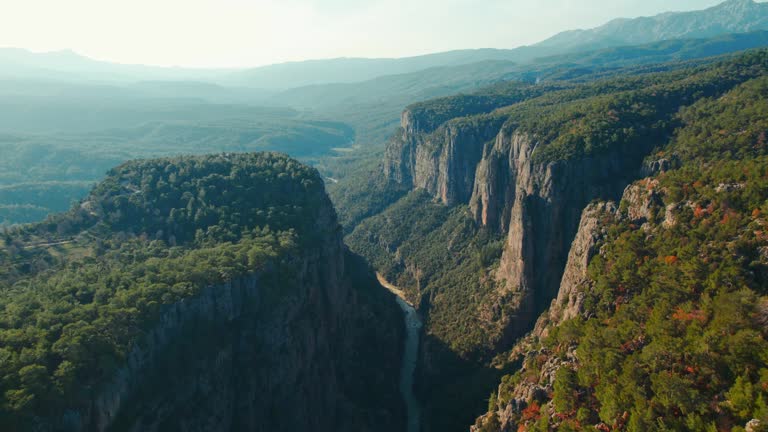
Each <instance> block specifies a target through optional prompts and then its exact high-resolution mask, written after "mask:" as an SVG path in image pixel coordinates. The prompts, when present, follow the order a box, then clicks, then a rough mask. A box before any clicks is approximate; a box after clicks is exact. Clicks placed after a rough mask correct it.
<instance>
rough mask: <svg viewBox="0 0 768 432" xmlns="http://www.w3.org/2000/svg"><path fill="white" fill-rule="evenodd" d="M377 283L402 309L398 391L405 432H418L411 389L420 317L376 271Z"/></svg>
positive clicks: (418, 418) (400, 292) (418, 415)
mask: <svg viewBox="0 0 768 432" xmlns="http://www.w3.org/2000/svg"><path fill="white" fill-rule="evenodd" d="M376 277H377V278H378V279H379V283H380V284H381V285H382V286H383V287H384V288H386V289H388V290H389V291H391V292H392V293H393V294H395V296H397V298H396V300H397V304H398V306H400V309H402V310H403V314H404V319H405V350H403V362H402V365H401V368H400V393H401V394H402V395H403V401H405V409H406V413H407V416H408V428H407V432H419V430H420V423H421V409H420V407H419V400H418V399H417V398H416V394H415V393H414V391H413V383H414V377H415V375H416V363H417V362H418V359H419V338H420V337H421V318H420V317H419V313H418V312H416V309H415V308H414V307H413V305H411V304H410V303H408V301H407V300H406V299H405V293H404V292H403V290H401V289H400V288H398V287H396V286H394V285H392V284H391V283H389V282H387V280H386V279H384V277H383V276H382V275H380V274H378V273H376Z"/></svg>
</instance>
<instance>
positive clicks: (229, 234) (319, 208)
mask: <svg viewBox="0 0 768 432" xmlns="http://www.w3.org/2000/svg"><path fill="white" fill-rule="evenodd" d="M328 207H329V204H328V202H327V198H326V197H325V194H324V193H323V183H322V180H321V179H320V177H319V176H318V174H317V172H316V171H315V170H313V169H311V168H308V167H306V166H304V165H302V164H300V163H298V162H296V161H295V160H293V159H289V158H287V157H285V156H282V155H277V154H269V153H261V154H240V155H235V154H222V155H216V156H205V157H181V158H173V159H159V160H148V161H136V162H129V163H126V164H124V165H121V166H119V167H117V168H115V169H114V170H112V171H110V173H109V174H108V177H107V179H106V180H105V181H103V182H101V183H100V184H99V185H97V186H96V187H95V188H94V189H93V191H92V192H91V193H90V195H89V197H88V198H87V200H85V201H84V202H83V203H82V204H81V205H78V206H76V207H74V208H73V209H72V210H71V211H70V212H68V213H65V214H60V215H56V216H52V217H51V218H49V219H47V220H46V221H45V222H42V223H39V224H33V225H25V226H23V227H21V228H17V229H11V230H10V231H6V232H5V234H4V237H3V240H2V242H3V243H2V245H3V247H2V249H0V251H1V253H2V256H0V258H2V259H1V260H0V263H2V266H1V267H0V269H1V270H0V271H1V272H2V275H3V277H2V281H0V312H1V313H0V358H2V362H0V369H1V370H0V376H1V377H2V378H1V379H0V387H1V388H2V392H0V394H2V402H1V403H0V407H2V408H0V413H1V414H0V424H1V425H3V429H4V430H26V428H27V427H28V426H29V424H28V423H27V422H28V421H30V419H32V416H33V415H36V416H40V415H46V414H50V413H52V412H58V411H60V410H61V409H63V408H64V407H72V406H77V405H78V404H79V403H80V402H81V401H83V400H84V399H85V398H87V397H88V396H89V395H90V394H91V392H92V391H93V389H94V388H97V387H98V386H99V385H100V384H102V383H103V382H104V380H105V379H107V378H108V377H110V376H111V375H112V374H113V373H114V372H115V370H116V369H117V368H118V367H119V366H120V365H121V364H123V363H124V362H125V361H126V355H127V353H128V351H129V350H130V348H131V346H132V345H133V344H134V343H136V340H137V338H138V337H139V336H140V335H142V334H144V333H145V332H146V330H147V329H148V328H149V327H151V326H152V323H153V322H154V320H156V319H157V317H158V316H159V313H160V312H161V310H162V308H163V306H164V305H168V304H172V303H175V302H178V301H179V300H180V299H184V298H188V297H191V296H194V295H196V293H198V291H199V290H200V289H201V288H202V287H205V286H210V285H211V284H215V283H220V282H225V281H228V280H231V279H232V278H234V277H236V276H239V275H246V274H252V273H254V272H258V271H260V270H262V269H264V268H265V266H277V268H279V269H280V270H279V271H278V272H277V273H279V274H281V275H282V277H283V284H285V285H286V286H290V280H291V278H292V275H294V274H296V273H297V272H296V270H295V269H291V266H292V265H296V263H295V262H293V261H292V259H291V256H292V255H295V254H297V253H298V252H299V251H301V250H302V249H304V250H306V249H308V248H312V247H318V242H319V241H320V238H321V235H322V231H321V230H330V232H333V231H334V230H335V229H336V227H335V226H334V225H333V224H332V220H333V219H328V220H327V222H329V224H328V225H327V226H323V225H318V221H323V220H326V219H327V216H323V212H324V211H327V209H328ZM318 226H320V227H321V228H320V229H318ZM286 289H287V288H286ZM273 295H274V296H280V295H281V293H280V292H279V291H276V292H275V293H274V294H273ZM25 425H26V426H25Z"/></svg>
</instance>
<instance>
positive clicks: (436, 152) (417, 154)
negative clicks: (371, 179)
mask: <svg viewBox="0 0 768 432" xmlns="http://www.w3.org/2000/svg"><path fill="white" fill-rule="evenodd" d="M473 120H474V121H472V122H469V121H466V120H463V119H459V120H453V121H449V122H447V123H445V124H443V125H442V126H440V127H438V128H436V129H434V130H432V129H431V128H426V129H422V128H421V127H420V121H419V119H418V117H416V116H415V115H414V114H413V113H412V112H411V111H409V110H406V111H405V112H403V115H402V118H401V128H400V130H399V132H398V133H397V134H396V135H395V137H393V139H392V140H391V141H390V143H389V145H388V146H387V149H386V152H385V160H384V175H385V176H386V177H387V178H389V179H390V180H394V181H396V182H398V183H401V184H405V185H407V186H409V187H413V188H418V189H424V190H426V191H428V192H429V193H430V194H432V195H433V196H434V197H435V198H436V199H438V200H440V201H441V202H443V203H444V204H446V205H454V204H460V203H466V202H468V201H469V199H470V197H471V196H472V189H473V186H474V180H475V172H476V169H477V164H478V163H479V162H480V160H481V158H482V155H483V148H484V146H485V144H486V142H488V141H490V140H492V139H493V138H494V137H495V136H496V134H497V132H498V128H499V127H500V126H501V122H502V121H503V120H502V119H501V118H499V117H497V116H484V117H480V118H473Z"/></svg>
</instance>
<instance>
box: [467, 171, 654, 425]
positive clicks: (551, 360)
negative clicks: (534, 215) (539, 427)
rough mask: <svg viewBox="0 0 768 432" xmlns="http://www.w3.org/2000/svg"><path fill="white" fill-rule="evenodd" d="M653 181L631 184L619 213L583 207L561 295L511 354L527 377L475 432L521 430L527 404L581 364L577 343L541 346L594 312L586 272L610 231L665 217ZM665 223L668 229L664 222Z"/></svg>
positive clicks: (613, 208)
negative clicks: (558, 376) (609, 228)
mask: <svg viewBox="0 0 768 432" xmlns="http://www.w3.org/2000/svg"><path fill="white" fill-rule="evenodd" d="M650 182H653V180H652V179H650V178H648V179H645V180H642V181H639V182H635V183H632V184H630V185H629V186H627V187H626V188H625V189H624V192H623V194H622V195H621V202H623V203H624V205H625V207H622V210H621V211H620V210H619V208H618V206H617V205H616V203H615V202H613V201H607V202H605V201H598V202H594V203H591V204H589V205H588V206H587V207H586V208H585V209H584V211H583V212H582V215H581V219H580V222H579V226H578V230H577V233H576V236H575V238H574V240H573V243H572V246H571V248H570V251H569V254H568V260H567V263H566V266H565V271H564V272H563V275H562V278H561V281H560V285H559V290H558V292H557V297H556V298H555V299H554V300H553V301H552V303H551V305H550V306H549V309H548V310H547V311H546V312H545V313H543V314H541V316H539V318H538V320H537V321H536V325H535V327H534V329H533V331H531V332H530V333H529V334H527V335H526V336H525V337H524V338H522V339H520V340H519V341H518V342H517V343H516V344H515V346H514V348H513V349H512V350H511V351H510V352H509V353H508V354H509V359H510V360H512V359H515V358H518V359H522V367H521V368H520V372H521V375H522V376H526V377H528V378H527V379H524V380H521V381H519V382H516V383H512V384H510V383H503V384H502V385H501V386H500V387H499V389H498V391H497V392H496V400H497V404H496V406H495V407H493V408H492V409H491V410H490V411H489V412H488V413H487V414H485V415H483V416H481V417H480V418H478V420H477V421H476V423H475V425H474V426H472V427H471V428H470V430H471V431H472V432H481V431H485V430H494V431H500V432H512V431H515V430H518V425H519V423H520V420H521V414H522V412H523V410H524V409H525V408H526V407H527V406H528V404H529V403H531V402H532V401H533V402H538V401H546V400H548V399H549V398H550V396H549V395H551V394H552V392H553V390H554V382H555V375H556V373H557V371H558V370H559V369H560V368H562V367H569V368H572V369H573V368H576V367H577V366H578V358H577V356H576V346H575V345H571V346H567V347H560V348H562V349H564V352H553V351H552V350H550V349H547V348H545V347H544V346H543V345H542V344H540V343H539V342H540V341H541V340H544V339H545V338H546V337H547V336H548V335H549V334H550V333H551V332H552V331H553V330H554V329H555V328H556V327H558V326H559V325H560V324H562V323H563V322H565V321H567V320H570V319H573V318H576V317H578V316H582V317H585V318H587V317H588V316H589V315H590V313H592V312H590V311H587V310H585V309H584V307H583V303H584V299H585V297H586V294H587V293H588V292H589V290H590V289H592V286H593V281H592V279H591V278H590V277H589V275H588V272H587V270H588V265H589V262H590V260H591V259H592V258H593V257H594V256H595V255H597V254H599V253H601V249H602V246H603V245H604V243H605V239H606V238H607V232H606V227H607V226H611V225H613V224H615V223H616V222H618V221H621V220H626V221H628V222H631V223H633V224H637V225H638V226H643V224H645V223H646V222H647V221H648V220H649V219H650V218H652V217H655V216H654V215H656V214H661V213H662V209H663V205H662V204H663V203H662V202H661V200H660V199H659V197H658V194H657V193H656V192H655V191H654V188H652V187H648V185H649V183H650ZM664 223H665V225H668V222H667V221H666V220H665V221H664ZM532 365H535V366H532ZM540 409H541V412H542V414H544V415H547V416H554V415H555V410H554V408H553V406H552V404H551V403H547V404H543V405H542V406H541V408H540ZM490 425H493V426H490ZM489 427H490V429H489Z"/></svg>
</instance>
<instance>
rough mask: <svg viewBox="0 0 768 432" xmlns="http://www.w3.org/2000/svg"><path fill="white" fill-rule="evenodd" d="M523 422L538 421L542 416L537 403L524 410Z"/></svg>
mask: <svg viewBox="0 0 768 432" xmlns="http://www.w3.org/2000/svg"><path fill="white" fill-rule="evenodd" d="M522 414H523V420H536V419H538V418H539V416H540V415H541V407H540V406H539V404H537V403H536V402H532V403H531V404H530V405H528V406H527V407H525V409H524V410H523V413H522Z"/></svg>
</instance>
